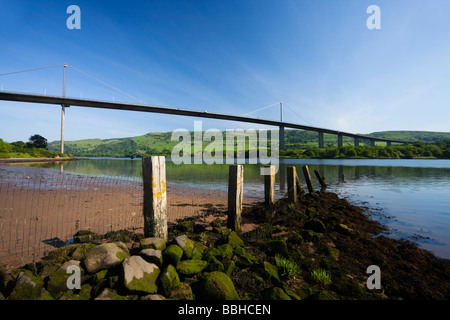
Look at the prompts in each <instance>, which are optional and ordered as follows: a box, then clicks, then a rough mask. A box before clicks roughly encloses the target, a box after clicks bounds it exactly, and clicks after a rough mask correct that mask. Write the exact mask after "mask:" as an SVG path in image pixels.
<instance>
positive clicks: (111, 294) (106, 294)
mask: <svg viewBox="0 0 450 320" xmlns="http://www.w3.org/2000/svg"><path fill="white" fill-rule="evenodd" d="M94 300H127V298H126V297H123V296H120V295H118V294H117V292H116V291H115V290H113V289H110V288H105V289H103V291H102V292H101V293H100V294H99V296H98V297H97V298H95V299H94Z"/></svg>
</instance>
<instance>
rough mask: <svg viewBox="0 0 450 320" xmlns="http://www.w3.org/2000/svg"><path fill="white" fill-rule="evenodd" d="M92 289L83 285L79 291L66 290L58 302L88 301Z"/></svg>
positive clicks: (88, 285)
mask: <svg viewBox="0 0 450 320" xmlns="http://www.w3.org/2000/svg"><path fill="white" fill-rule="evenodd" d="M91 291H92V287H91V285H90V284H88V283H85V284H83V285H82V286H81V289H80V290H77V291H75V290H67V291H66V292H64V294H63V295H62V296H61V297H60V298H59V299H58V300H90V299H91Z"/></svg>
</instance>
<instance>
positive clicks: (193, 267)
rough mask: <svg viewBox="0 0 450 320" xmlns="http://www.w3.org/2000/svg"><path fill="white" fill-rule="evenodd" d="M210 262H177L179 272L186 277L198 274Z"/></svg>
mask: <svg viewBox="0 0 450 320" xmlns="http://www.w3.org/2000/svg"><path fill="white" fill-rule="evenodd" d="M207 264H208V262H206V261H203V260H182V261H180V262H179V263H178V264H177V268H176V269H177V272H178V273H179V274H181V275H183V276H185V277H189V276H193V275H196V274H198V273H200V272H202V270H203V269H205V267H206V265H207Z"/></svg>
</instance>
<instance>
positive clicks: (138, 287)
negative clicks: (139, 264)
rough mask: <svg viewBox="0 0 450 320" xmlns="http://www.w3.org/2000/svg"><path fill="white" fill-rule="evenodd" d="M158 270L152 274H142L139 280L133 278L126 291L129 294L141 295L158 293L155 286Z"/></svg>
mask: <svg viewBox="0 0 450 320" xmlns="http://www.w3.org/2000/svg"><path fill="white" fill-rule="evenodd" d="M159 273H160V269H155V270H154V271H153V273H151V274H148V273H144V276H143V277H142V278H141V279H136V278H133V280H131V282H130V283H128V284H127V285H126V286H127V289H128V290H129V291H131V292H141V293H156V292H157V291H158V286H157V285H156V279H157V278H158V276H159Z"/></svg>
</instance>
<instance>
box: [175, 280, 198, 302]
mask: <svg viewBox="0 0 450 320" xmlns="http://www.w3.org/2000/svg"><path fill="white" fill-rule="evenodd" d="M169 299H174V300H194V293H193V292H192V288H191V286H190V285H189V284H187V283H186V282H181V283H180V285H179V286H178V287H176V288H175V289H173V290H172V291H171V292H170V294H169Z"/></svg>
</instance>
